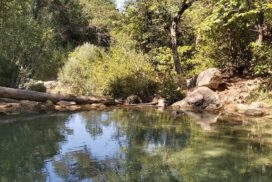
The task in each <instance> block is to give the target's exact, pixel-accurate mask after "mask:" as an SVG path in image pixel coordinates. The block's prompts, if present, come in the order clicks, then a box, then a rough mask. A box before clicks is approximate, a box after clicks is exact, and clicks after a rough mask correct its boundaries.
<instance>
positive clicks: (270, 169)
mask: <svg viewBox="0 0 272 182" xmlns="http://www.w3.org/2000/svg"><path fill="white" fill-rule="evenodd" d="M271 149H272V122H269V121H251V122H248V123H246V124H243V125H233V126H230V125H226V124H213V125H212V126H211V128H210V129H209V130H206V129H203V127H201V125H200V124H199V122H196V121H194V120H193V119H192V118H191V117H189V116H187V115H182V116H181V117H178V118H175V117H173V116H172V115H171V114H169V112H168V111H159V110H156V109H140V108H134V109H131V108H130V109H129V108H119V109H117V108H112V109H108V110H105V111H90V112H82V113H73V114H68V113H67V114H55V115H38V116H31V117H30V116H25V117H17V118H14V117H13V118H10V117H9V118H3V117H2V118H1V119H0V181H1V182H13V181H19V182H21V181H22V182H31V181H48V182H51V181H52V182H59V181H60V182H61V181H69V182H70V181H71V182H73V181H76V182H77V181H83V182H87V181H110V182H112V181H113V182H114V181H118V182H119V181H129V182H130V181H132V182H133V181H147V182H152V181H159V182H164V181H165V182H167V181H171V182H172V181H186V182H187V181H189V182H191V181H192V182H193V181H196V182H198V181H207V182H210V181H219V182H220V181H235V182H236V181H245V182H250V181H252V182H259V181H260V182H261V181H272V150H271Z"/></svg>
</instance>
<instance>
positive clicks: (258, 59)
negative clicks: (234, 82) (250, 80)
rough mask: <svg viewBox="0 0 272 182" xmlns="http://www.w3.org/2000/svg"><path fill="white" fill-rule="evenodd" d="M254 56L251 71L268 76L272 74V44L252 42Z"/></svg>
mask: <svg viewBox="0 0 272 182" xmlns="http://www.w3.org/2000/svg"><path fill="white" fill-rule="evenodd" d="M251 49H252V52H253V58H252V60H251V65H252V66H251V71H252V72H253V73H254V74H255V75H257V76H268V75H271V74H272V46H270V45H266V44H263V45H258V44H256V43H252V44H251Z"/></svg>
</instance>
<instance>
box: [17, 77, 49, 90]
mask: <svg viewBox="0 0 272 182" xmlns="http://www.w3.org/2000/svg"><path fill="white" fill-rule="evenodd" d="M19 87H20V88H23V89H26V90H32V91H37V92H46V87H45V86H44V83H43V82H42V81H37V80H32V79H31V80H29V81H28V82H27V83H24V84H23V85H21V86H19Z"/></svg>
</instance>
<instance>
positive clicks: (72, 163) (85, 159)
mask: <svg viewBox="0 0 272 182" xmlns="http://www.w3.org/2000/svg"><path fill="white" fill-rule="evenodd" d="M53 165H54V168H55V171H56V173H57V174H58V175H59V176H60V177H61V178H62V179H63V180H64V181H69V182H73V181H75V182H76V181H82V180H87V179H93V180H95V179H99V180H100V181H101V180H103V176H102V175H100V171H101V170H102V167H103V165H101V164H99V163H98V162H97V161H96V160H95V159H93V158H92V156H91V154H90V152H89V151H88V149H87V148H86V147H85V148H84V149H83V150H79V151H75V152H69V153H66V154H65V155H63V156H61V158H60V159H58V160H56V159H55V160H54V161H53Z"/></svg>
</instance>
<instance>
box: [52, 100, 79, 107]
mask: <svg viewBox="0 0 272 182" xmlns="http://www.w3.org/2000/svg"><path fill="white" fill-rule="evenodd" d="M57 105H59V106H63V107H65V106H73V105H76V102H69V101H63V100H62V101H59V102H58V103H57Z"/></svg>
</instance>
